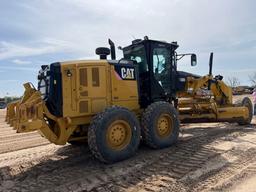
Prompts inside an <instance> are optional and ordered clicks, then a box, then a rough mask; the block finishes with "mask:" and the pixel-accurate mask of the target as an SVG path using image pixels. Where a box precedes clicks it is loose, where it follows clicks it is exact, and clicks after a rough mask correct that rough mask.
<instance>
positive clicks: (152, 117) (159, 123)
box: [141, 101, 180, 149]
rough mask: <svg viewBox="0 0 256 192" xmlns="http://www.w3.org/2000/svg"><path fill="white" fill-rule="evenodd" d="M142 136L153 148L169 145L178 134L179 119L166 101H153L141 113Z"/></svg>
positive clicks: (174, 140)
mask: <svg viewBox="0 0 256 192" xmlns="http://www.w3.org/2000/svg"><path fill="white" fill-rule="evenodd" d="M141 126H142V136H143V137H144V138H143V139H144V141H145V142H146V144H147V145H148V146H149V147H151V148H154V149H161V148H165V147H169V146H171V145H172V144H174V143H175V142H176V141H177V139H178V136H179V127H180V124H179V119H178V113H177V111H176V109H175V108H174V107H173V106H172V105H171V104H170V103H167V102H163V101H160V102H155V103H152V104H151V105H149V106H148V107H147V108H146V110H145V111H144V112H143V114H142V119H141Z"/></svg>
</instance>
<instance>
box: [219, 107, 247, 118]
mask: <svg viewBox="0 0 256 192" xmlns="http://www.w3.org/2000/svg"><path fill="white" fill-rule="evenodd" d="M217 111H218V119H219V120H221V119H232V118H239V117H243V118H245V119H246V118H248V117H249V111H248V108H247V107H221V108H218V110H217Z"/></svg>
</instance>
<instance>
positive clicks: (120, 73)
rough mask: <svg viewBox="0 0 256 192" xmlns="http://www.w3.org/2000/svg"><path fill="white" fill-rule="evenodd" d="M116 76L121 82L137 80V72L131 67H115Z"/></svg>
mask: <svg viewBox="0 0 256 192" xmlns="http://www.w3.org/2000/svg"><path fill="white" fill-rule="evenodd" d="M115 74H116V77H117V79H119V80H136V70H135V67H134V66H131V65H130V66H124V65H115Z"/></svg>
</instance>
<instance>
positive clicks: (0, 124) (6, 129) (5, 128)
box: [0, 110, 49, 154]
mask: <svg viewBox="0 0 256 192" xmlns="http://www.w3.org/2000/svg"><path fill="white" fill-rule="evenodd" d="M4 120H5V110H0V154H1V153H7V152H11V151H17V150H21V149H27V148H33V147H37V146H41V145H47V144H49V141H48V140H46V139H45V138H43V137H41V136H40V134H39V133H38V132H30V133H19V134H17V133H16V130H14V129H13V128H12V127H10V126H9V125H8V124H7V123H5V122H4Z"/></svg>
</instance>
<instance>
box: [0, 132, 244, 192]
mask: <svg viewBox="0 0 256 192" xmlns="http://www.w3.org/2000/svg"><path fill="white" fill-rule="evenodd" d="M241 129H242V128H239V127H236V128H221V129H218V128H217V129H216V128H209V129H206V130H205V134H199V135H194V136H193V137H190V138H189V139H186V138H181V139H180V141H179V143H178V144H177V146H173V147H171V148H168V149H164V150H158V151H155V150H150V149H148V148H145V147H143V146H142V147H141V149H140V150H139V152H138V154H137V156H135V157H133V158H131V159H129V160H126V161H123V162H120V163H117V164H114V165H105V164H102V163H100V162H98V161H95V160H94V159H93V158H92V156H91V154H90V153H89V151H88V148H82V149H81V150H78V151H76V152H75V153H68V150H67V151H65V155H66V156H67V157H64V158H63V157H62V156H59V155H58V154H54V155H53V156H51V157H48V158H49V159H45V160H43V161H40V162H36V165H34V166H30V167H31V168H29V169H25V171H24V172H22V171H20V173H19V174H17V175H14V176H10V178H11V180H10V179H9V185H11V186H12V188H11V189H9V191H15V190H24V191H39V190H42V189H46V186H47V190H50V191H67V190H74V189H75V190H77V191H82V190H94V191H99V190H106V191H108V190H117V191H120V190H121V191H122V190H126V188H130V189H131V191H132V190H133V188H134V186H136V187H137V185H138V186H139V187H138V189H140V187H141V186H140V185H142V186H143V185H146V188H148V190H149V191H150V189H151V188H153V189H154V190H162V189H165V188H166V187H170V185H171V186H172V187H173V186H175V187H178V188H179V190H184V189H185V187H184V186H182V185H181V186H180V185H178V184H177V185H172V184H173V183H175V182H176V181H177V180H179V179H181V178H182V177H184V175H186V174H187V173H189V172H191V171H193V170H196V169H198V168H200V167H201V166H202V165H203V164H204V163H205V162H207V161H208V160H209V159H211V158H213V157H215V156H218V155H219V154H221V153H222V151H221V150H216V149H213V148H211V147H209V145H208V144H209V143H211V142H213V141H214V140H215V139H218V138H219V137H221V136H223V135H227V134H229V133H232V132H236V131H241ZM247 131H249V130H247ZM194 132H197V130H196V128H195V129H193V130H186V131H185V133H187V134H193V133H194ZM67 148H70V149H72V147H71V146H67ZM62 155H63V154H62ZM65 155H64V156H65ZM30 163H32V164H33V162H30ZM27 166H29V165H24V167H27ZM9 169H11V170H9V172H12V169H16V168H15V166H14V167H9ZM154 176H156V177H161V178H162V180H161V182H160V184H159V186H158V185H157V186H156V185H154V182H152V181H154ZM147 180H148V182H146V181H147ZM3 181H5V182H4V183H6V179H5V178H4V179H3ZM170 181H173V182H170ZM33 183H36V185H34V184H33ZM140 183H142V184H140ZM145 183H146V184H145ZM136 187H135V188H134V190H135V191H136V189H137V188H136ZM0 189H1V188H0ZM5 189H6V188H5ZM6 190H7V189H6ZM177 190H178V189H177ZM7 191H8V190H7Z"/></svg>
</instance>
